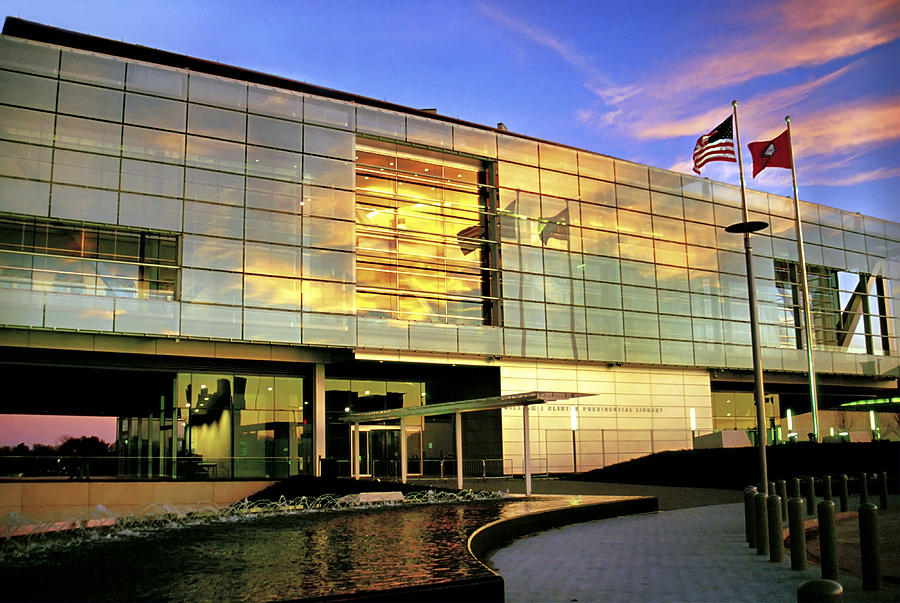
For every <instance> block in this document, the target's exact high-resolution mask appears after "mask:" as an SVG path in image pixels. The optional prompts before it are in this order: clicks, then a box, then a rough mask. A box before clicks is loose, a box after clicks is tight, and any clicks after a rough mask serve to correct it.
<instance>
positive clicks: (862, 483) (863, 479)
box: [859, 473, 869, 506]
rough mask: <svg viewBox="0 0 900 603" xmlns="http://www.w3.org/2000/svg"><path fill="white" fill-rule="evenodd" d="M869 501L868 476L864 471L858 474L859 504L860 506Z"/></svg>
mask: <svg viewBox="0 0 900 603" xmlns="http://www.w3.org/2000/svg"><path fill="white" fill-rule="evenodd" d="M867 502H869V476H868V475H867V474H865V473H860V474H859V504H860V506H862V505H864V504H866V503H867Z"/></svg>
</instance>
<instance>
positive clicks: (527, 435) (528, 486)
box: [522, 404, 531, 496]
mask: <svg viewBox="0 0 900 603" xmlns="http://www.w3.org/2000/svg"><path fill="white" fill-rule="evenodd" d="M529 423H530V420H529V416H528V405H527V404H523V405H522V425H523V431H524V434H523V435H524V437H525V441H524V444H525V496H531V425H529Z"/></svg>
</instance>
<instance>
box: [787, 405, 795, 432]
mask: <svg viewBox="0 0 900 603" xmlns="http://www.w3.org/2000/svg"><path fill="white" fill-rule="evenodd" d="M787 422H788V431H794V416H793V413H791V409H790V408H789V409H787Z"/></svg>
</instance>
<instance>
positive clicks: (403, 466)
mask: <svg viewBox="0 0 900 603" xmlns="http://www.w3.org/2000/svg"><path fill="white" fill-rule="evenodd" d="M408 457H409V451H408V450H407V449H406V425H404V424H403V419H400V483H401V484H405V483H406V475H407V461H406V459H407V458H408Z"/></svg>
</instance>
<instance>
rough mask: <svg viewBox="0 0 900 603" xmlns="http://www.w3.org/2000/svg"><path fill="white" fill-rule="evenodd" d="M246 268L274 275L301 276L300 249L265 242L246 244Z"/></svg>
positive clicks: (249, 270) (258, 272)
mask: <svg viewBox="0 0 900 603" xmlns="http://www.w3.org/2000/svg"><path fill="white" fill-rule="evenodd" d="M244 266H245V268H244V270H245V271H246V272H255V273H257V274H271V275H274V276H288V277H299V276H300V249H299V248H297V247H287V246H282V245H267V244H265V243H249V242H248V243H246V244H245V245H244Z"/></svg>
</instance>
